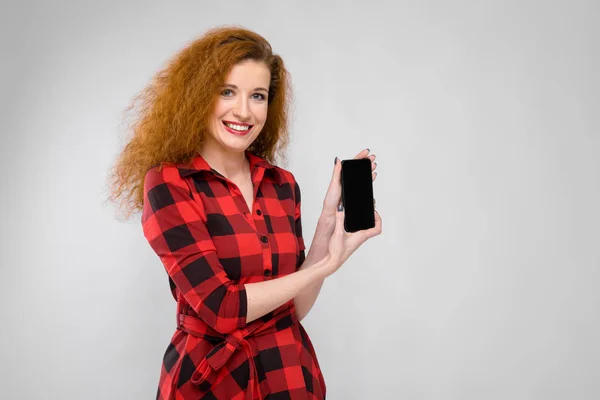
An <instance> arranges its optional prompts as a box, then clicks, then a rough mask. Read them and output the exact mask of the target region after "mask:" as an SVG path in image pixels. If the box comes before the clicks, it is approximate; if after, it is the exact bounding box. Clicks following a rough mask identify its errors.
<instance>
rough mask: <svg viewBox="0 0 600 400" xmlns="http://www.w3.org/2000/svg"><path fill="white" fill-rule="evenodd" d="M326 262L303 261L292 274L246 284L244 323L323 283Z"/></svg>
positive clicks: (324, 260) (325, 259) (325, 273)
mask: <svg viewBox="0 0 600 400" xmlns="http://www.w3.org/2000/svg"><path fill="white" fill-rule="evenodd" d="M328 262H329V258H324V259H322V260H320V261H319V262H317V263H311V264H309V263H308V262H307V261H306V260H305V262H304V263H303V264H302V267H301V268H300V269H299V270H298V271H296V272H294V273H292V274H289V275H286V276H283V277H281V278H277V279H273V280H270V281H264V282H256V283H248V284H246V285H245V288H246V296H247V299H248V305H247V316H246V323H249V322H252V321H254V320H255V319H258V318H260V317H262V316H263V315H265V314H267V313H269V312H271V311H273V310H275V309H276V308H277V307H280V306H281V305H283V304H285V303H286V302H287V301H290V300H291V299H293V298H295V297H296V296H297V295H298V294H299V293H301V292H302V291H303V290H304V289H305V288H307V287H310V286H313V285H315V284H317V283H318V282H323V279H325V277H326V276H327V272H326V270H327V263H328Z"/></svg>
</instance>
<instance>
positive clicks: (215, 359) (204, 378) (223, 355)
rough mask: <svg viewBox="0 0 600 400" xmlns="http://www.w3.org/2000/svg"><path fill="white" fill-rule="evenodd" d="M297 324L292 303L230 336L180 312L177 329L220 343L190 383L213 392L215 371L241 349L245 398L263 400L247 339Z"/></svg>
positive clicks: (250, 346)
mask: <svg viewBox="0 0 600 400" xmlns="http://www.w3.org/2000/svg"><path fill="white" fill-rule="evenodd" d="M297 322H298V319H297V317H296V312H295V307H294V305H293V303H292V304H291V305H290V306H289V307H287V308H286V309H285V310H284V311H282V312H281V313H279V314H277V315H275V316H274V317H272V318H270V319H268V320H266V321H263V320H262V319H258V320H255V321H252V322H251V323H249V324H248V325H247V326H246V327H245V328H242V329H236V330H234V331H232V332H230V333H228V334H222V333H220V332H217V331H215V330H214V329H213V328H211V327H210V326H208V325H207V324H206V322H204V321H203V320H201V319H200V318H198V317H195V316H192V315H187V314H182V313H179V314H178V318H177V329H180V330H182V331H184V332H187V333H188V334H190V335H192V336H196V337H200V338H203V339H207V340H211V341H214V340H219V339H220V342H219V343H218V344H216V345H215V346H214V347H213V348H212V349H211V350H210V351H209V352H208V353H207V354H206V356H205V357H204V358H203V359H202V360H201V361H200V363H199V364H198V366H197V367H196V370H195V371H194V373H193V374H192V377H191V382H192V383H193V384H195V385H198V386H199V387H200V389H201V390H208V389H210V387H211V386H212V384H213V383H214V379H215V378H216V374H215V373H214V372H216V371H219V370H220V369H221V368H222V367H223V366H224V365H225V364H226V363H227V361H228V360H229V359H230V358H231V356H232V355H233V354H234V353H235V352H236V351H238V350H239V349H242V350H243V351H244V353H245V354H246V357H247V359H248V367H249V372H250V377H249V381H248V390H247V392H246V398H247V399H253V398H254V397H253V396H254V394H255V393H256V394H258V396H259V397H258V398H262V397H263V396H262V393H261V391H260V385H259V377H258V370H257V369H256V364H255V362H254V352H255V350H256V349H254V346H253V345H252V344H251V342H249V341H248V340H247V339H248V338H250V337H256V336H261V335H265V334H268V333H274V332H277V331H280V330H283V329H286V328H288V327H290V326H292V325H293V324H295V323H297Z"/></svg>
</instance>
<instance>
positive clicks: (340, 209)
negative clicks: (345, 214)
mask: <svg viewBox="0 0 600 400" xmlns="http://www.w3.org/2000/svg"><path fill="white" fill-rule="evenodd" d="M337 210H338V211H344V206H343V205H342V203H340V204H338V208H337Z"/></svg>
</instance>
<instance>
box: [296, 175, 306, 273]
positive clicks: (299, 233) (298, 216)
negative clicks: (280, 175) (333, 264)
mask: <svg viewBox="0 0 600 400" xmlns="http://www.w3.org/2000/svg"><path fill="white" fill-rule="evenodd" d="M294 201H295V203H296V211H295V216H294V221H295V231H296V240H297V241H298V251H299V254H298V263H297V265H296V269H298V268H300V266H301V265H302V263H304V259H305V258H306V254H305V253H306V251H305V249H306V246H305V244H304V238H303V237H302V217H301V201H302V196H301V193H300V186H299V185H298V182H297V181H296V179H294Z"/></svg>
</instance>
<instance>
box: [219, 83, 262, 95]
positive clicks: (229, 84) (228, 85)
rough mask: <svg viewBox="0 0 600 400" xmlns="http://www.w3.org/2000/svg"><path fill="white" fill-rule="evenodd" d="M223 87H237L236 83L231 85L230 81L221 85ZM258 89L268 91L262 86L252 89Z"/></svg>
mask: <svg viewBox="0 0 600 400" xmlns="http://www.w3.org/2000/svg"><path fill="white" fill-rule="evenodd" d="M223 87H230V88H233V89H237V88H238V87H237V86H236V85H232V84H231V83H226V84H225V85H223ZM259 90H262V91H265V92H267V93H269V91H268V90H267V89H265V88H263V87H257V88H255V89H254V91H255V92H256V91H259Z"/></svg>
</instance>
